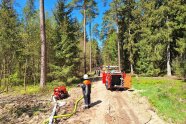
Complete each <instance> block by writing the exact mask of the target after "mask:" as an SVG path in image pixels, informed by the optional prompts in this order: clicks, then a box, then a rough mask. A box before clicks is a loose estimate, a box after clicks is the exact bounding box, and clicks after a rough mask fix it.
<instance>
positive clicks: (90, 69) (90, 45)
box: [90, 23, 92, 72]
mask: <svg viewBox="0 0 186 124" xmlns="http://www.w3.org/2000/svg"><path fill="white" fill-rule="evenodd" d="M91 34H92V32H91V23H90V72H92V37H91Z"/></svg>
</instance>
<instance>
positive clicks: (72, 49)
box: [52, 0, 79, 83]
mask: <svg viewBox="0 0 186 124" xmlns="http://www.w3.org/2000/svg"><path fill="white" fill-rule="evenodd" d="M71 12H72V10H71V9H68V8H67V6H66V5H65V2H64V0H58V1H57V5H56V10H55V12H54V15H55V19H56V22H57V27H56V38H55V43H54V51H55V61H56V62H55V63H54V64H53V65H52V68H53V69H54V71H53V72H52V75H53V76H54V77H55V79H58V80H62V81H64V82H68V83H71V82H72V81H73V80H75V79H76V78H77V77H76V76H77V70H78V65H79V48H78V43H79V42H78V40H77V39H78V37H77V36H78V35H76V32H77V31H78V30H79V27H78V26H77V21H76V20H74V19H72V18H71V17H70V14H71Z"/></svg>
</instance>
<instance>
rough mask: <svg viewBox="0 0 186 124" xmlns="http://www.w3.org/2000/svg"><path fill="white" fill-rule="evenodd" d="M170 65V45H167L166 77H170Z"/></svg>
mask: <svg viewBox="0 0 186 124" xmlns="http://www.w3.org/2000/svg"><path fill="white" fill-rule="evenodd" d="M171 75H172V74H171V65H170V43H169V44H168V45H167V76H171Z"/></svg>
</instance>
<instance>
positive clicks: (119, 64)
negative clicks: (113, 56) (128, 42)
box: [114, 0, 121, 71]
mask: <svg viewBox="0 0 186 124" xmlns="http://www.w3.org/2000/svg"><path fill="white" fill-rule="evenodd" d="M114 2H115V9H116V26H117V39H116V40H117V44H118V66H119V71H121V58H120V57H121V55H120V41H119V27H118V26H119V25H118V13H117V4H118V3H117V0H115V1H114Z"/></svg>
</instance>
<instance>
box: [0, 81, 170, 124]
mask: <svg viewBox="0 0 186 124" xmlns="http://www.w3.org/2000/svg"><path fill="white" fill-rule="evenodd" d="M69 94H70V97H69V98H67V99H65V100H63V101H65V102H66V105H65V106H64V107H62V108H60V110H59V111H58V115H59V114H64V113H70V112H71V111H72V109H73V106H74V101H75V100H76V99H78V98H79V97H80V96H81V95H82V91H81V88H73V89H72V90H71V91H70V92H69ZM91 102H92V104H91V108H89V109H85V110H84V109H83V108H82V105H83V100H82V101H81V102H80V104H79V105H78V110H77V113H76V114H75V115H74V116H72V117H71V118H69V119H60V120H59V122H58V124H165V123H166V122H164V121H163V120H162V119H160V118H159V117H158V116H157V114H156V113H155V111H154V110H153V108H152V107H151V106H150V104H149V103H148V101H147V99H146V98H145V97H141V96H139V91H135V90H134V91H117V90H116V91H109V90H106V88H105V86H104V84H102V83H101V81H97V82H93V86H92V93H91ZM52 109H53V103H51V102H50V95H42V96H36V95H21V96H9V97H7V96H6V95H2V94H1V95H0V124H15V123H20V124H39V123H43V121H44V120H45V119H47V118H49V116H50V114H51V112H52Z"/></svg>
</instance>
